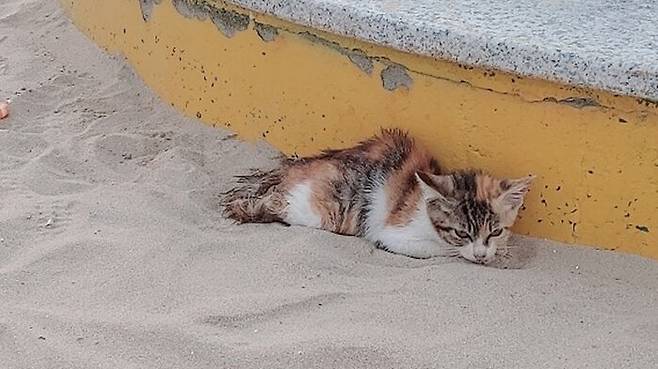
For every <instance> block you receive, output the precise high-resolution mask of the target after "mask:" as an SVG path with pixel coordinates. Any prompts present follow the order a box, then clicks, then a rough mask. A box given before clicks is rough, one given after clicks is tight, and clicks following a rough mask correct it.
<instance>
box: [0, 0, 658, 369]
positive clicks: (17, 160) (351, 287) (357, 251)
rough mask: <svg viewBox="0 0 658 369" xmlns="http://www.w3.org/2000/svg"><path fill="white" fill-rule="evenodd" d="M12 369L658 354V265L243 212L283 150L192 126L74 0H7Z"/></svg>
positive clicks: (5, 137)
mask: <svg viewBox="0 0 658 369" xmlns="http://www.w3.org/2000/svg"><path fill="white" fill-rule="evenodd" d="M0 98H2V99H4V98H11V100H12V101H11V104H10V116H9V117H8V118H6V119H3V120H0V368H2V369H14V368H16V369H19V368H20V369H24V368H81V369H82V368H84V369H87V368H112V369H115V368H451V369H458V368H596V369H601V368H611V369H612V368H614V369H619V368H658V263H656V262H655V261H652V260H646V259H642V258H640V257H637V256H633V255H624V254H618V253H613V252H607V251H598V250H596V249H594V248H588V247H578V246H565V245H561V244H557V243H554V242H548V241H542V240H537V239H531V238H525V237H516V238H515V240H514V243H515V244H516V245H517V247H518V249H519V252H520V254H519V255H522V256H521V257H519V258H518V260H517V261H516V263H513V265H510V266H511V267H512V268H508V269H502V268H492V267H482V266H477V265H473V264H469V263H464V262H459V261H455V260H444V259H432V260H413V259H409V258H406V257H402V256H396V255H392V254H388V253H386V252H383V251H380V250H374V249H373V247H372V246H371V245H370V244H369V243H367V242H365V241H363V240H360V239H356V238H352V237H342V236H338V235H333V234H330V233H326V232H321V231H316V230H311V229H305V228H298V227H284V226H280V225H245V226H236V225H233V224H232V223H231V222H228V221H226V220H224V219H223V218H222V217H221V214H220V207H219V205H218V200H219V194H220V193H221V192H222V191H224V190H226V189H227V188H228V187H229V186H230V185H231V177H232V176H233V175H235V174H240V173H243V172H244V171H245V170H247V169H248V168H251V167H258V166H270V165H273V164H274V160H273V158H274V157H275V156H276V155H277V153H276V151H275V150H273V149H272V148H271V147H269V146H268V145H266V144H264V143H259V144H250V143H245V142H241V141H240V140H238V139H236V138H235V137H234V136H233V135H231V132H228V131H225V130H220V129H214V128H209V127H207V126H205V125H203V124H202V123H200V122H198V121H196V120H194V119H189V118H185V117H183V116H182V115H180V114H179V113H177V112H176V111H175V110H173V109H172V108H171V107H169V106H168V105H167V104H166V103H164V102H162V101H161V100H159V99H158V97H157V96H154V94H153V93H151V92H150V91H149V90H148V89H147V88H146V87H145V86H144V84H143V83H142V81H141V80H140V79H139V78H138V77H137V76H135V74H134V73H133V71H132V69H131V68H130V67H129V66H127V64H126V63H125V62H124V60H123V58H122V57H120V56H116V55H107V54H106V53H104V52H103V51H102V50H100V49H99V48H97V47H96V46H95V45H94V44H93V43H92V42H90V41H89V40H88V39H86V38H85V37H84V36H83V35H82V34H81V33H79V32H78V31H77V30H76V29H75V27H74V26H72V25H71V23H70V22H69V20H68V19H67V18H66V16H65V15H64V13H63V12H62V10H61V9H60V8H59V6H58V4H57V2H56V1H55V0H3V1H2V2H1V3H0Z"/></svg>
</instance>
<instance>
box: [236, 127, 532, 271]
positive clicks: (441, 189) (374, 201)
mask: <svg viewBox="0 0 658 369" xmlns="http://www.w3.org/2000/svg"><path fill="white" fill-rule="evenodd" d="M531 180H532V177H525V178H521V179H515V180H499V179H496V178H493V177H491V176H489V175H487V174H485V173H482V172H479V171H460V172H454V173H448V174H442V173H441V170H440V168H439V165H438V163H437V162H436V160H434V158H432V156H431V155H430V154H429V153H428V152H427V151H426V150H425V149H423V148H422V147H420V146H419V145H417V144H416V143H415V142H414V140H413V139H411V138H410V137H408V136H407V134H405V133H403V132H402V131H400V130H383V131H382V133H381V134H380V135H378V136H375V137H373V138H371V139H369V140H366V141H363V142H362V143H360V144H359V145H357V146H355V147H352V148H349V149H344V150H328V151H324V152H323V153H322V154H320V155H318V156H314V157H309V158H302V159H287V160H285V161H283V163H281V165H280V166H279V167H278V168H276V169H274V170H271V171H267V172H262V171H254V172H253V173H251V174H249V175H245V176H241V177H239V180H238V184H239V185H238V187H236V188H234V189H233V190H231V191H229V192H227V193H226V194H225V198H224V211H225V215H226V216H228V217H230V218H232V219H234V220H236V221H238V222H240V223H267V222H282V223H286V224H293V225H303V226H308V227H314V228H320V229H324V230H327V231H331V232H335V233H339V234H344V235H354V236H360V237H364V238H366V239H368V240H370V241H373V242H375V243H376V244H377V245H378V246H379V247H381V248H383V249H385V250H388V251H390V252H394V253H398V254H404V255H408V256H411V257H416V258H427V257H432V256H461V257H463V258H465V259H467V260H470V261H473V262H476V263H480V264H488V263H491V262H493V261H494V260H495V259H497V258H498V257H500V256H503V257H505V256H507V255H508V251H509V247H508V244H507V239H508V237H509V227H511V226H512V224H513V223H514V221H515V220H516V217H517V213H518V210H519V208H520V207H521V205H522V203H523V199H524V196H525V194H526V192H527V190H528V187H529V185H530V182H531Z"/></svg>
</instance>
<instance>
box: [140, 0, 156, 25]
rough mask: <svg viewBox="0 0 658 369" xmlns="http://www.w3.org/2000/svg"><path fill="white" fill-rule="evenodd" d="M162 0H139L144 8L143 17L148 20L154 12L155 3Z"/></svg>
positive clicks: (141, 7)
mask: <svg viewBox="0 0 658 369" xmlns="http://www.w3.org/2000/svg"><path fill="white" fill-rule="evenodd" d="M160 1H161V0H139V6H140V9H141V10H142V19H144V20H145V21H148V20H149V19H150V18H151V14H152V13H153V7H154V6H155V4H159V3H160Z"/></svg>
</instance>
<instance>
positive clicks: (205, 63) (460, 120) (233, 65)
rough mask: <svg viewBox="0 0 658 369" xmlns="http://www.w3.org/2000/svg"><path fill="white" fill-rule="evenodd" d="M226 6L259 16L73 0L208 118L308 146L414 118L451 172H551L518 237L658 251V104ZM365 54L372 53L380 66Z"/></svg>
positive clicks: (102, 31)
mask: <svg viewBox="0 0 658 369" xmlns="http://www.w3.org/2000/svg"><path fill="white" fill-rule="evenodd" d="M215 3H216V5H217V6H218V7H220V8H221V7H225V8H226V9H229V10H236V11H238V12H239V13H241V14H249V15H250V16H251V18H252V21H251V22H250V24H249V26H248V29H247V30H245V31H242V32H237V33H235V34H233V35H232V37H230V38H229V37H227V36H225V35H224V34H223V33H221V32H219V31H218V29H217V27H216V26H215V25H214V24H213V23H212V22H211V20H209V19H205V20H203V21H201V20H199V19H195V18H186V17H183V16H182V15H181V14H179V13H178V12H177V11H176V10H175V8H174V7H173V6H172V4H171V2H170V1H168V0H167V1H163V2H162V3H161V4H160V5H156V6H155V7H154V9H153V13H152V14H151V17H150V20H149V21H148V22H145V21H144V20H143V19H142V15H141V12H140V7H139V2H138V1H137V0H114V1H101V2H99V1H93V0H62V4H63V5H64V6H65V8H66V9H67V10H68V12H69V13H70V15H71V17H72V18H73V20H74V21H75V23H76V24H77V25H78V27H79V28H80V29H82V30H83V31H84V32H86V33H87V35H89V36H90V37H91V38H92V39H94V40H95V41H96V42H97V43H98V44H100V45H102V46H103V47H105V48H107V49H108V50H110V51H111V52H119V53H121V54H123V55H125V56H126V57H127V59H128V60H129V61H130V63H131V64H132V65H133V66H134V67H135V69H136V70H137V72H138V73H139V75H140V76H141V77H142V78H143V79H144V80H145V81H146V83H147V84H148V85H149V86H151V87H152V88H153V89H154V90H155V91H156V92H157V93H158V94H159V95H160V96H161V97H162V98H163V99H164V100H166V101H168V102H170V103H171V104H172V105H174V106H176V107H177V108H179V109H180V110H182V111H183V112H185V113H186V114H188V115H190V116H197V117H199V118H200V119H201V120H203V121H204V122H206V123H208V124H212V125H217V126H224V127H228V128H230V129H232V130H235V131H236V132H238V133H239V134H240V135H241V136H242V137H245V138H248V139H262V138H264V139H266V140H267V141H268V142H271V143H272V144H274V145H275V146H276V147H278V148H279V149H281V150H282V151H284V152H286V153H289V154H292V153H297V154H300V155H306V154H311V153H315V152H317V151H318V150H320V149H323V148H327V147H332V148H337V147H345V146H348V145H351V144H353V143H355V142H357V141H358V140H360V139H362V138H364V137H367V136H370V135H371V134H373V133H374V132H376V131H377V130H378V129H379V127H381V126H386V127H393V126H397V127H402V128H405V129H408V130H410V131H411V132H412V134H413V135H414V136H415V137H417V138H419V139H420V140H421V141H422V142H423V143H424V144H425V145H427V146H428V147H429V148H431V150H432V151H433V152H434V154H436V156H437V158H439V159H440V161H441V162H442V164H443V165H444V166H446V167H448V168H464V167H478V168H485V169H487V170H489V171H491V172H492V173H493V174H496V175H498V176H521V175H526V174H528V173H534V174H536V175H538V176H539V178H538V180H537V181H536V183H535V185H534V187H533V190H532V192H531V193H530V195H529V197H528V200H527V204H526V205H527V209H526V210H525V211H524V212H523V213H522V215H521V216H522V218H521V219H520V221H519V222H518V224H517V226H516V231H517V232H520V233H524V234H529V235H533V236H539V237H547V238H552V239H556V240H561V241H566V242H572V243H573V242H577V243H584V244H590V245H598V246H600V247H604V248H608V249H618V250H624V251H628V252H633V253H637V254H640V255H644V256H648V257H652V258H656V259H658V107H657V106H656V105H655V104H654V103H651V102H646V101H642V100H638V99H635V98H632V97H623V96H615V95H612V94H610V93H606V92H602V91H594V90H587V89H583V88H574V87H569V86H564V85H560V84H556V83H551V82H546V81H542V80H537V79H532V78H521V77H519V76H514V75H511V74H508V73H503V72H499V71H488V70H482V69H478V68H470V67H463V66H459V65H457V64H454V63H450V62H446V61H438V60H434V59H430V58H425V57H420V56H416V55H410V54H406V53H403V52H399V51H395V50H391V49H388V48H384V47H380V46H377V45H371V44H367V43H364V42H359V41H357V40H352V39H347V38H343V37H339V36H335V35H330V34H327V33H324V32H320V31H316V30H311V29H307V28H304V27H301V26H297V25H294V24H290V23H287V22H284V21H281V20H278V19H275V18H272V17H269V16H264V15H260V14H254V13H252V12H249V11H246V10H242V9H238V8H235V7H233V6H228V5H225V4H223V3H221V2H215ZM254 20H256V21H258V22H259V23H262V24H265V25H270V26H274V27H275V28H276V30H277V34H276V35H274V36H275V37H272V38H271V39H268V42H266V41H264V40H263V39H262V38H261V37H259V35H258V33H257V32H256V30H255V29H254V26H255V23H254ZM309 34H311V35H313V36H311V37H309ZM270 36H272V35H270ZM316 36H317V37H316ZM355 49H356V50H357V52H356V56H353V59H350V57H349V56H350V55H348V54H349V53H350V52H353V51H354V50H355ZM359 58H366V59H365V60H367V61H370V62H372V69H371V71H370V73H367V70H366V69H367V68H366V69H364V68H363V66H362V68H359V66H357V64H358V61H359V60H360V61H364V59H359ZM353 61H356V63H355V62H353ZM391 65H397V66H401V67H402V70H403V71H404V70H405V69H406V74H407V75H408V76H409V77H410V79H411V85H410V86H409V87H404V86H401V87H398V88H396V89H394V90H392V91H390V90H387V89H385V88H384V86H383V81H382V78H381V75H380V74H381V72H382V71H383V70H384V69H385V68H387V67H389V66H391Z"/></svg>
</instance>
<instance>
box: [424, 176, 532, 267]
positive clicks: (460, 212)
mask: <svg viewBox="0 0 658 369" xmlns="http://www.w3.org/2000/svg"><path fill="white" fill-rule="evenodd" d="M416 177H417V180H418V183H419V184H420V188H421V190H422V194H423V200H424V201H425V204H426V205H427V212H428V215H429V217H430V219H431V221H432V224H433V225H434V229H436V232H437V233H438V235H439V237H440V238H441V239H443V240H444V241H445V243H447V244H448V245H450V246H451V248H450V250H448V253H449V255H452V256H461V257H463V258H465V259H467V260H470V261H472V262H474V263H478V264H489V263H491V262H493V261H494V260H496V259H497V258H499V257H506V256H508V252H509V246H508V244H507V240H508V238H509V236H510V231H509V228H510V227H511V226H512V225H513V224H514V221H515V220H516V217H517V215H518V212H519V209H520V208H521V206H522V205H523V200H524V197H525V194H526V193H527V192H528V188H529V186H530V183H531V182H532V180H533V179H534V177H533V176H529V177H524V178H520V179H504V180H499V179H496V178H493V177H491V176H489V175H487V174H484V173H481V172H475V171H464V172H456V173H452V174H447V175H434V174H427V173H417V175H416Z"/></svg>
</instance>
